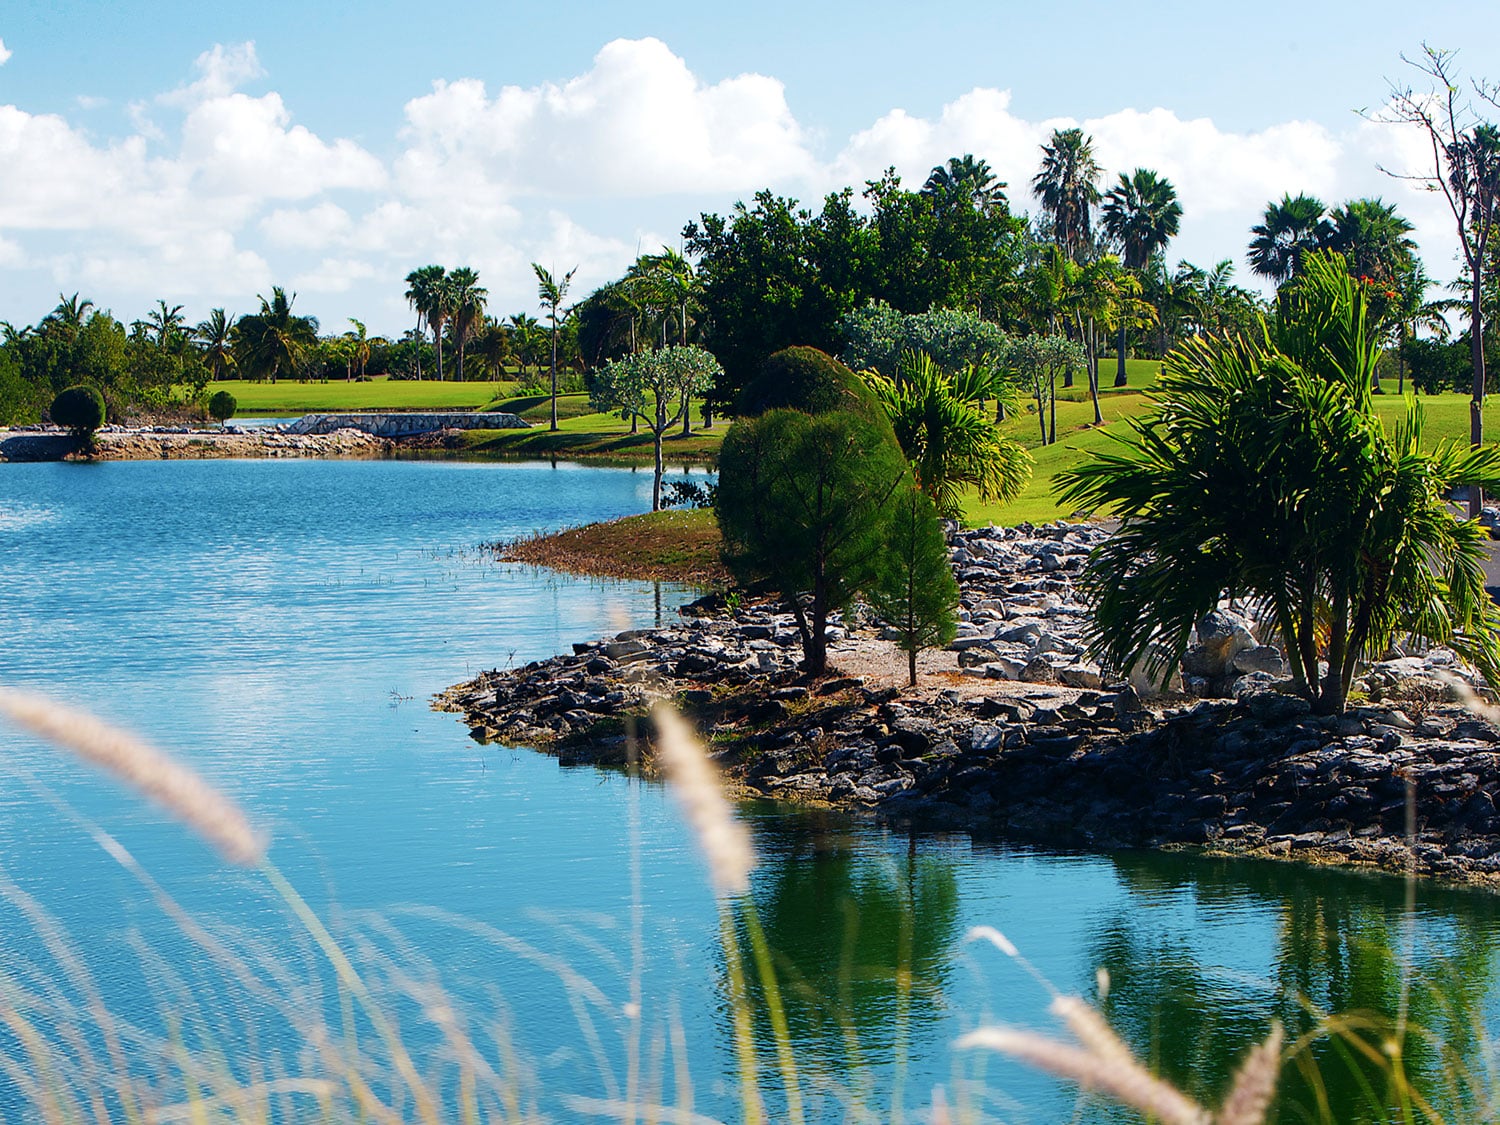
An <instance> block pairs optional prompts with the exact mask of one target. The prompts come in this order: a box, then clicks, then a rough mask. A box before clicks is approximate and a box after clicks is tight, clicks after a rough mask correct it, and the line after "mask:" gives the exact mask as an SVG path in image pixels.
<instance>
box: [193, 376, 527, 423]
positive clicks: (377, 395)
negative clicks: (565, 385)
mask: <svg viewBox="0 0 1500 1125" xmlns="http://www.w3.org/2000/svg"><path fill="white" fill-rule="evenodd" d="M210 389H211V390H215V391H228V392H229V393H230V394H232V395H234V400H235V402H237V403H238V404H239V411H238V412H239V414H241V415H254V414H259V415H263V416H271V417H279V416H281V415H293V414H320V413H337V412H343V411H349V410H480V409H483V408H484V407H486V406H489V405H490V404H491V403H493V402H495V401H496V400H497V399H499V398H502V397H505V396H507V395H511V394H513V393H514V391H515V384H514V383H438V382H435V381H432V380H428V379H424V380H422V381H421V382H417V381H416V380H405V379H401V380H391V379H386V378H384V377H381V378H376V379H371V380H370V381H369V382H367V383H345V382H332V383H299V382H296V381H295V380H290V379H282V380H279V381H277V382H275V383H252V382H248V381H246V380H242V379H228V380H225V381H223V382H219V383H214V384H212V386H211V387H210Z"/></svg>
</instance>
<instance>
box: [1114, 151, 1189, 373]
mask: <svg viewBox="0 0 1500 1125" xmlns="http://www.w3.org/2000/svg"><path fill="white" fill-rule="evenodd" d="M1101 215H1102V217H1103V220H1104V230H1105V233H1106V234H1108V235H1109V237H1110V238H1111V239H1113V240H1114V242H1115V244H1116V245H1117V246H1119V247H1120V252H1121V253H1122V254H1123V255H1124V260H1125V268H1126V269H1128V270H1130V271H1131V272H1132V273H1134V274H1135V275H1136V276H1137V277H1139V276H1140V275H1141V274H1142V273H1143V272H1144V271H1145V269H1146V266H1147V264H1148V263H1149V262H1150V261H1151V259H1152V258H1153V257H1154V256H1155V255H1157V254H1159V253H1160V252H1161V251H1162V248H1163V247H1165V246H1166V244H1167V243H1168V242H1170V241H1171V240H1172V239H1173V238H1175V237H1176V235H1177V228H1178V226H1179V225H1180V224H1181V222H1182V204H1180V203H1178V202H1177V191H1176V189H1175V188H1173V187H1172V181H1170V180H1168V179H1167V178H1166V177H1164V176H1158V175H1157V174H1156V173H1155V172H1153V171H1152V170H1151V169H1149V168H1137V169H1136V170H1135V171H1134V172H1133V173H1132V174H1131V175H1129V176H1127V175H1125V174H1124V173H1123V172H1122V173H1120V181H1119V183H1117V184H1115V186H1114V187H1112V188H1110V189H1109V191H1108V192H1107V193H1106V194H1105V196H1104V206H1103V208H1102V209H1101ZM1127 330H1128V324H1127V322H1126V320H1125V319H1123V318H1122V319H1121V321H1120V324H1119V332H1120V340H1119V349H1118V352H1119V354H1118V356H1117V360H1118V366H1117V367H1116V369H1115V386H1117V387H1123V386H1125V385H1126V382H1127V380H1126V376H1125V350H1126V346H1127V339H1126V337H1127Z"/></svg>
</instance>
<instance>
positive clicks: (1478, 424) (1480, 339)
mask: <svg viewBox="0 0 1500 1125" xmlns="http://www.w3.org/2000/svg"><path fill="white" fill-rule="evenodd" d="M1481 264H1482V263H1479V262H1476V263H1475V267H1474V269H1473V270H1471V271H1470V272H1471V273H1472V275H1473V288H1472V292H1471V293H1470V296H1469V331H1470V333H1471V334H1472V336H1473V339H1472V340H1471V341H1470V345H1469V348H1470V353H1471V355H1472V357H1473V360H1474V387H1473V393H1472V396H1471V397H1470V399H1469V444H1470V445H1472V446H1474V447H1475V448H1478V447H1479V446H1481V445H1483V444H1484V320H1483V313H1482V311H1481V308H1480V293H1481V289H1480V285H1481V282H1482V278H1481V275H1480V269H1479V266H1480V265H1481ZM1483 507H1484V489H1482V488H1480V487H1479V486H1478V485H1477V484H1471V485H1469V518H1470V519H1478V518H1479V513H1480V510H1481V509H1482V508H1483Z"/></svg>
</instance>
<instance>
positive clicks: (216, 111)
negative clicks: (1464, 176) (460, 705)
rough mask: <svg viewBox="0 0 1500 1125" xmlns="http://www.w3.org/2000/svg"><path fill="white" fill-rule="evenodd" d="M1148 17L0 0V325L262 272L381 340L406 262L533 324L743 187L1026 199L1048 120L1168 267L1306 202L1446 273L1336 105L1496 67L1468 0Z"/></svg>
mask: <svg viewBox="0 0 1500 1125" xmlns="http://www.w3.org/2000/svg"><path fill="white" fill-rule="evenodd" d="M1143 7H1144V8H1145V10H1142V9H1141V7H1132V6H1130V5H1122V4H1117V3H1115V4H1106V3H1094V2H1087V0H1054V2H1052V3H1049V4H1038V3H1035V2H1034V0H1033V2H1028V3H1017V2H1014V0H991V2H989V3H980V2H978V0H972V2H969V3H958V2H954V0H927V2H925V3H921V4H912V3H906V4H896V3H893V2H888V0H868V2H866V3H862V4H858V5H849V4H841V3H817V2H809V0H802V2H801V3H791V2H786V0H763V2H760V3H757V4H755V5H749V6H745V5H736V6H732V7H731V6H728V5H711V4H703V3H702V2H701V0H695V2H693V3H679V2H675V0H673V2H655V0H636V2H634V3H630V4H626V3H620V2H619V0H592V2H572V3H570V2H567V0H559V2H558V3H554V4H552V5H539V4H535V3H529V4H518V3H511V2H509V0H506V2H495V0H491V2H488V3H485V2H479V0H449V2H445V3H443V4H442V5H435V6H432V7H430V8H423V7H421V6H414V5H411V4H402V5H399V6H398V5H396V4H394V3H390V2H388V0H364V2H362V3H360V4H336V5H335V4H323V3H318V2H317V0H302V2H301V3H291V2H289V0H262V2H259V3H256V4H253V5H233V6H230V5H220V4H205V3H201V0H194V2H183V0H163V2H157V3H152V4H149V5H148V4H140V3H119V2H110V0H52V2H50V3H45V4H43V3H29V4H25V5H19V4H18V5H7V6H5V7H4V8H0V320H9V321H12V322H14V323H33V322H35V321H36V320H37V319H39V318H40V317H42V316H43V315H45V314H46V313H47V312H48V311H49V310H50V309H51V308H52V307H53V306H54V305H55V304H56V303H57V300H58V295H59V294H60V293H61V294H72V293H74V292H78V293H81V294H82V295H83V296H85V297H89V298H92V299H93V300H94V301H95V302H96V303H97V304H98V305H99V306H100V307H101V308H108V309H112V310H113V311H114V313H115V314H116V315H117V316H118V317H120V318H121V319H122V320H125V321H127V322H128V321H130V320H132V319H136V318H138V317H142V316H144V315H145V313H146V312H147V310H148V309H150V308H152V307H154V305H155V302H156V301H157V300H158V299H164V300H166V301H167V302H168V304H170V305H177V304H180V305H182V306H184V313H185V315H186V316H187V317H188V319H189V321H197V320H200V319H203V318H204V317H206V316H207V314H208V312H209V310H210V309H211V308H214V307H223V308H226V309H227V310H228V311H229V312H230V313H231V314H238V313H242V312H247V311H253V309H254V308H256V307H257V305H258V301H257V297H258V295H260V294H268V293H269V292H270V289H271V287H272V286H273V285H281V286H284V287H285V288H287V289H288V290H289V291H293V292H295V293H296V294H297V300H296V310H297V311H298V312H302V313H307V314H311V315H314V316H317V317H318V318H319V320H320V321H321V323H322V326H323V330H324V331H325V332H327V331H333V332H337V331H341V330H343V329H344V328H346V327H347V326H348V318H350V317H357V318H359V319H360V320H362V321H364V322H365V323H367V325H368V326H369V329H370V331H371V332H373V333H384V334H395V333H399V332H401V331H403V330H404V329H405V328H407V327H408V326H410V325H411V324H412V323H413V322H414V320H413V316H412V314H411V312H410V310H409V308H408V306H407V303H406V300H405V298H404V296H403V294H404V291H405V282H404V278H405V276H406V274H407V273H409V272H410V271H411V270H413V269H415V268H417V267H418V266H421V265H425V264H428V263H439V264H442V265H445V266H448V267H450V268H451V267H456V266H460V265H468V266H472V267H474V268H475V269H477V270H478V271H479V273H480V275H481V282H482V283H483V284H484V285H485V286H486V287H487V288H488V289H489V292H490V308H491V311H492V312H494V313H496V314H498V315H502V316H503V315H509V314H510V313H514V312H527V313H531V314H532V315H536V314H537V313H538V312H539V305H538V302H537V296H536V284H535V279H534V277H533V275H532V272H531V265H530V264H531V263H532V262H540V263H541V264H543V265H544V266H547V267H548V268H549V269H552V270H554V271H556V272H566V271H567V270H568V269H571V268H574V267H577V274H576V276H575V279H574V283H573V295H574V296H576V297H579V298H581V297H582V296H585V295H586V294H587V293H588V292H589V291H591V290H592V289H593V288H594V287H596V286H597V285H600V284H602V283H604V282H607V281H609V280H611V279H613V278H614V277H617V276H619V274H620V273H621V272H623V270H624V269H625V267H626V266H627V265H628V264H629V263H630V262H631V261H632V260H633V259H634V257H635V256H636V254H637V253H638V252H655V251H657V250H659V249H660V247H661V246H663V245H670V246H673V247H677V246H679V245H680V237H681V231H682V227H683V225H684V224H685V223H686V222H687V221H688V220H690V219H693V218H695V217H696V216H697V215H698V214H699V213H700V212H704V211H710V212H720V213H723V212H725V211H727V210H728V209H729V208H730V207H731V206H732V205H733V204H734V202H735V201H736V200H740V199H748V198H749V197H750V196H751V195H752V194H754V192H756V191H757V190H759V189H761V188H766V187H769V188H771V189H773V190H775V191H776V192H778V193H779V194H784V195H790V196H794V197H796V198H798V199H801V200H804V201H808V202H811V203H813V204H814V205H815V204H816V203H817V201H818V200H820V199H821V197H822V196H823V195H824V194H825V193H826V192H828V191H831V190H836V189H838V188H840V187H842V186H844V185H848V184H852V185H854V186H855V187H856V188H859V187H861V186H862V185H863V183H864V181H865V180H868V179H873V178H876V177H878V176H879V175H880V173H881V172H882V171H883V170H884V169H885V168H886V167H888V166H894V167H895V168H896V170H897V172H898V173H900V175H901V176H902V177H903V179H904V181H905V182H907V183H908V184H910V185H911V186H914V187H915V186H919V185H920V183H921V182H922V180H923V179H925V178H926V175H927V173H928V171H929V170H930V169H931V168H932V166H933V165H935V164H939V163H942V162H944V161H946V159H947V158H948V157H950V156H955V155H962V154H964V153H973V154H975V155H976V156H980V157H982V158H984V159H985V160H987V161H989V163H990V165H991V166H992V167H993V168H994V169H995V170H996V171H997V173H998V174H999V176H1000V178H1001V179H1002V180H1005V181H1006V182H1007V183H1008V184H1009V187H1008V188H1007V195H1008V196H1009V198H1010V200H1011V205H1012V208H1013V209H1014V210H1016V211H1024V210H1028V209H1029V210H1035V208H1036V203H1035V200H1034V199H1033V198H1032V197H1031V196H1030V193H1029V187H1028V185H1029V181H1030V178H1031V176H1032V175H1033V174H1034V173H1035V171H1036V167H1037V163H1038V160H1039V157H1040V149H1039V146H1040V145H1041V144H1042V143H1043V142H1044V141H1045V140H1046V139H1047V137H1048V136H1049V135H1050V133H1051V131H1052V130H1053V129H1054V128H1059V127H1068V126H1072V125H1081V126H1082V127H1083V128H1084V129H1085V130H1086V131H1087V132H1088V133H1089V134H1091V135H1092V136H1093V138H1094V142H1095V152H1096V155H1097V156H1098V158H1099V160H1100V162H1101V163H1102V164H1103V166H1104V168H1105V170H1106V175H1107V178H1108V182H1113V181H1114V179H1115V178H1116V177H1117V176H1118V174H1119V173H1121V172H1129V171H1131V170H1132V169H1134V168H1136V167H1149V168H1154V169H1155V170H1157V171H1158V172H1160V173H1162V174H1164V175H1166V176H1167V177H1168V178H1169V179H1170V180H1171V181H1172V182H1173V183H1174V185H1175V186H1176V188H1177V191H1178V194H1179V197H1180V199H1181V202H1182V205H1183V212H1184V214H1183V219H1182V229H1181V233H1180V235H1179V237H1178V238H1177V239H1176V240H1175V241H1174V242H1173V243H1172V245H1171V246H1170V247H1169V248H1168V256H1169V258H1170V259H1171V260H1172V261H1173V262H1175V261H1177V260H1178V259H1187V260H1190V261H1193V262H1196V263H1199V264H1201V265H1206V266H1211V265H1212V264H1213V263H1215V262H1217V261H1218V260H1220V259H1223V258H1231V259H1233V260H1234V261H1235V263H1236V265H1237V267H1238V271H1239V277H1240V279H1241V280H1242V281H1249V280H1250V279H1249V275H1248V269H1247V267H1246V266H1245V263H1244V254H1245V246H1246V243H1247V242H1248V238H1249V235H1248V231H1249V228H1250V226H1251V225H1252V224H1254V223H1255V222H1257V221H1258V220H1259V218H1260V215H1261V213H1262V212H1263V211H1264V209H1265V206H1266V203H1267V201H1268V200H1271V199H1275V198H1279V197H1280V196H1281V194H1282V193H1283V192H1292V193H1296V192H1299V191H1307V192H1310V193H1312V194H1316V195H1318V196H1319V197H1320V198H1322V199H1323V200H1324V201H1325V202H1327V203H1329V204H1330V205H1332V204H1335V203H1338V202H1341V201H1343V200H1345V199H1350V198H1355V197H1359V196H1366V195H1380V196H1383V197H1384V198H1385V199H1387V200H1388V201H1391V202H1395V203H1396V204H1397V205H1398V206H1399V208H1400V209H1401V211H1402V213H1403V214H1405V215H1406V216H1407V217H1408V218H1409V219H1411V220H1412V221H1413V222H1414V223H1415V224H1416V226H1417V238H1418V241H1419V243H1420V246H1421V249H1422V251H1423V253H1424V257H1425V259H1426V261H1427V266H1428V271H1429V273H1431V274H1432V275H1433V276H1434V277H1436V278H1438V279H1441V280H1445V281H1446V280H1448V279H1450V278H1451V277H1453V276H1454V275H1455V273H1456V272H1457V265H1456V262H1455V259H1454V253H1455V249H1456V242H1455V239H1454V235H1453V230H1452V226H1453V223H1452V219H1451V217H1450V216H1449V215H1448V213H1447V210H1446V207H1445V205H1444V204H1443V201H1442V199H1441V197H1440V196H1435V195H1433V194H1431V193H1426V192H1422V191H1420V190H1419V189H1418V188H1417V187H1416V185H1414V184H1412V183H1410V182H1406V181H1402V180H1398V179H1393V178H1391V177H1390V176H1388V175H1386V174H1385V173H1384V172H1382V170H1381V168H1382V166H1383V167H1385V168H1388V169H1391V170H1396V171H1405V170H1413V171H1419V170H1421V169H1422V168H1423V167H1427V166H1430V160H1431V155H1430V150H1425V151H1424V144H1425V142H1424V140H1423V138H1422V136H1421V134H1420V133H1419V132H1418V131H1417V130H1415V129H1412V128H1401V127H1396V126H1389V125H1380V124H1375V123H1372V122H1370V121H1368V120H1366V119H1365V118H1364V117H1362V116H1361V115H1360V112H1359V111H1361V110H1363V111H1367V112H1368V113H1377V114H1378V112H1379V111H1380V110H1381V108H1382V105H1383V103H1384V99H1385V98H1386V96H1387V94H1388V92H1389V89H1390V86H1391V82H1392V81H1396V82H1398V83H1401V84H1408V83H1411V82H1416V81H1420V80H1421V76H1420V75H1419V74H1417V72H1415V71H1413V70H1411V69H1410V68H1409V67H1407V66H1405V65H1404V64H1403V62H1402V60H1401V54H1402V53H1403V52H1405V53H1407V54H1408V55H1411V54H1415V53H1418V52H1419V51H1420V49H1421V45H1422V44H1423V43H1424V42H1425V43H1429V44H1431V45H1433V46H1435V47H1445V48H1451V47H1458V48H1461V50H1460V53H1459V55H1458V56H1457V63H1458V65H1459V67H1460V68H1461V70H1462V71H1463V73H1464V74H1466V75H1472V76H1476V77H1490V78H1500V38H1497V37H1495V36H1493V35H1490V34H1487V31H1488V27H1487V26H1486V25H1487V24H1488V17H1487V16H1486V15H1485V14H1484V13H1485V10H1486V9H1487V8H1488V7H1489V0H1469V2H1467V3H1456V2H1451V0H1426V2H1424V3H1422V4H1418V5H1413V4H1409V3H1389V2H1387V0H1371V2H1367V3H1360V4H1355V3H1349V2H1342V0H1341V2H1338V3H1327V2H1324V3H1317V2H1314V3H1308V2H1306V0H1303V2H1302V3H1290V2H1283V0H1264V2H1261V3H1257V4H1255V5H1242V4H1227V3H1222V2H1219V3H1214V2H1207V3H1197V4H1188V3H1179V2H1176V0H1164V2H1157V3H1154V4H1150V5H1145V6H1143ZM1476 19H1477V20H1478V21H1479V23H1478V24H1476ZM1496 112H1497V113H1500V111H1496ZM1424 161H1425V162H1426V163H1425V164H1424Z"/></svg>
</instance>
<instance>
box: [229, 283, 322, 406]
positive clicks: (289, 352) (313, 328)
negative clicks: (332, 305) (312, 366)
mask: <svg viewBox="0 0 1500 1125" xmlns="http://www.w3.org/2000/svg"><path fill="white" fill-rule="evenodd" d="M296 299H297V296H296V294H295V293H294V294H292V296H290V297H288V296H287V295H286V290H285V289H283V288H282V287H281V286H279V285H278V286H276V287H275V288H273V289H272V290H271V299H270V300H269V301H268V300H266V298H264V297H262V298H261V299H260V312H258V313H250V314H247V315H245V316H242V317H240V319H239V320H238V321H237V322H236V324H235V331H234V335H235V360H236V363H237V364H238V366H239V368H240V370H242V371H244V372H245V374H246V375H248V376H249V377H250V378H252V379H265V378H269V379H270V380H271V382H273V383H274V382H276V377H277V376H278V375H282V374H291V373H292V372H294V371H296V370H297V368H298V367H299V366H301V364H302V362H303V360H304V359H306V357H307V355H308V353H309V352H310V351H311V350H312V349H313V348H315V347H317V344H318V322H317V320H316V319H315V318H313V317H310V316H296V315H294V314H293V312H292V302H293V301H295V300H296Z"/></svg>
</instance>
